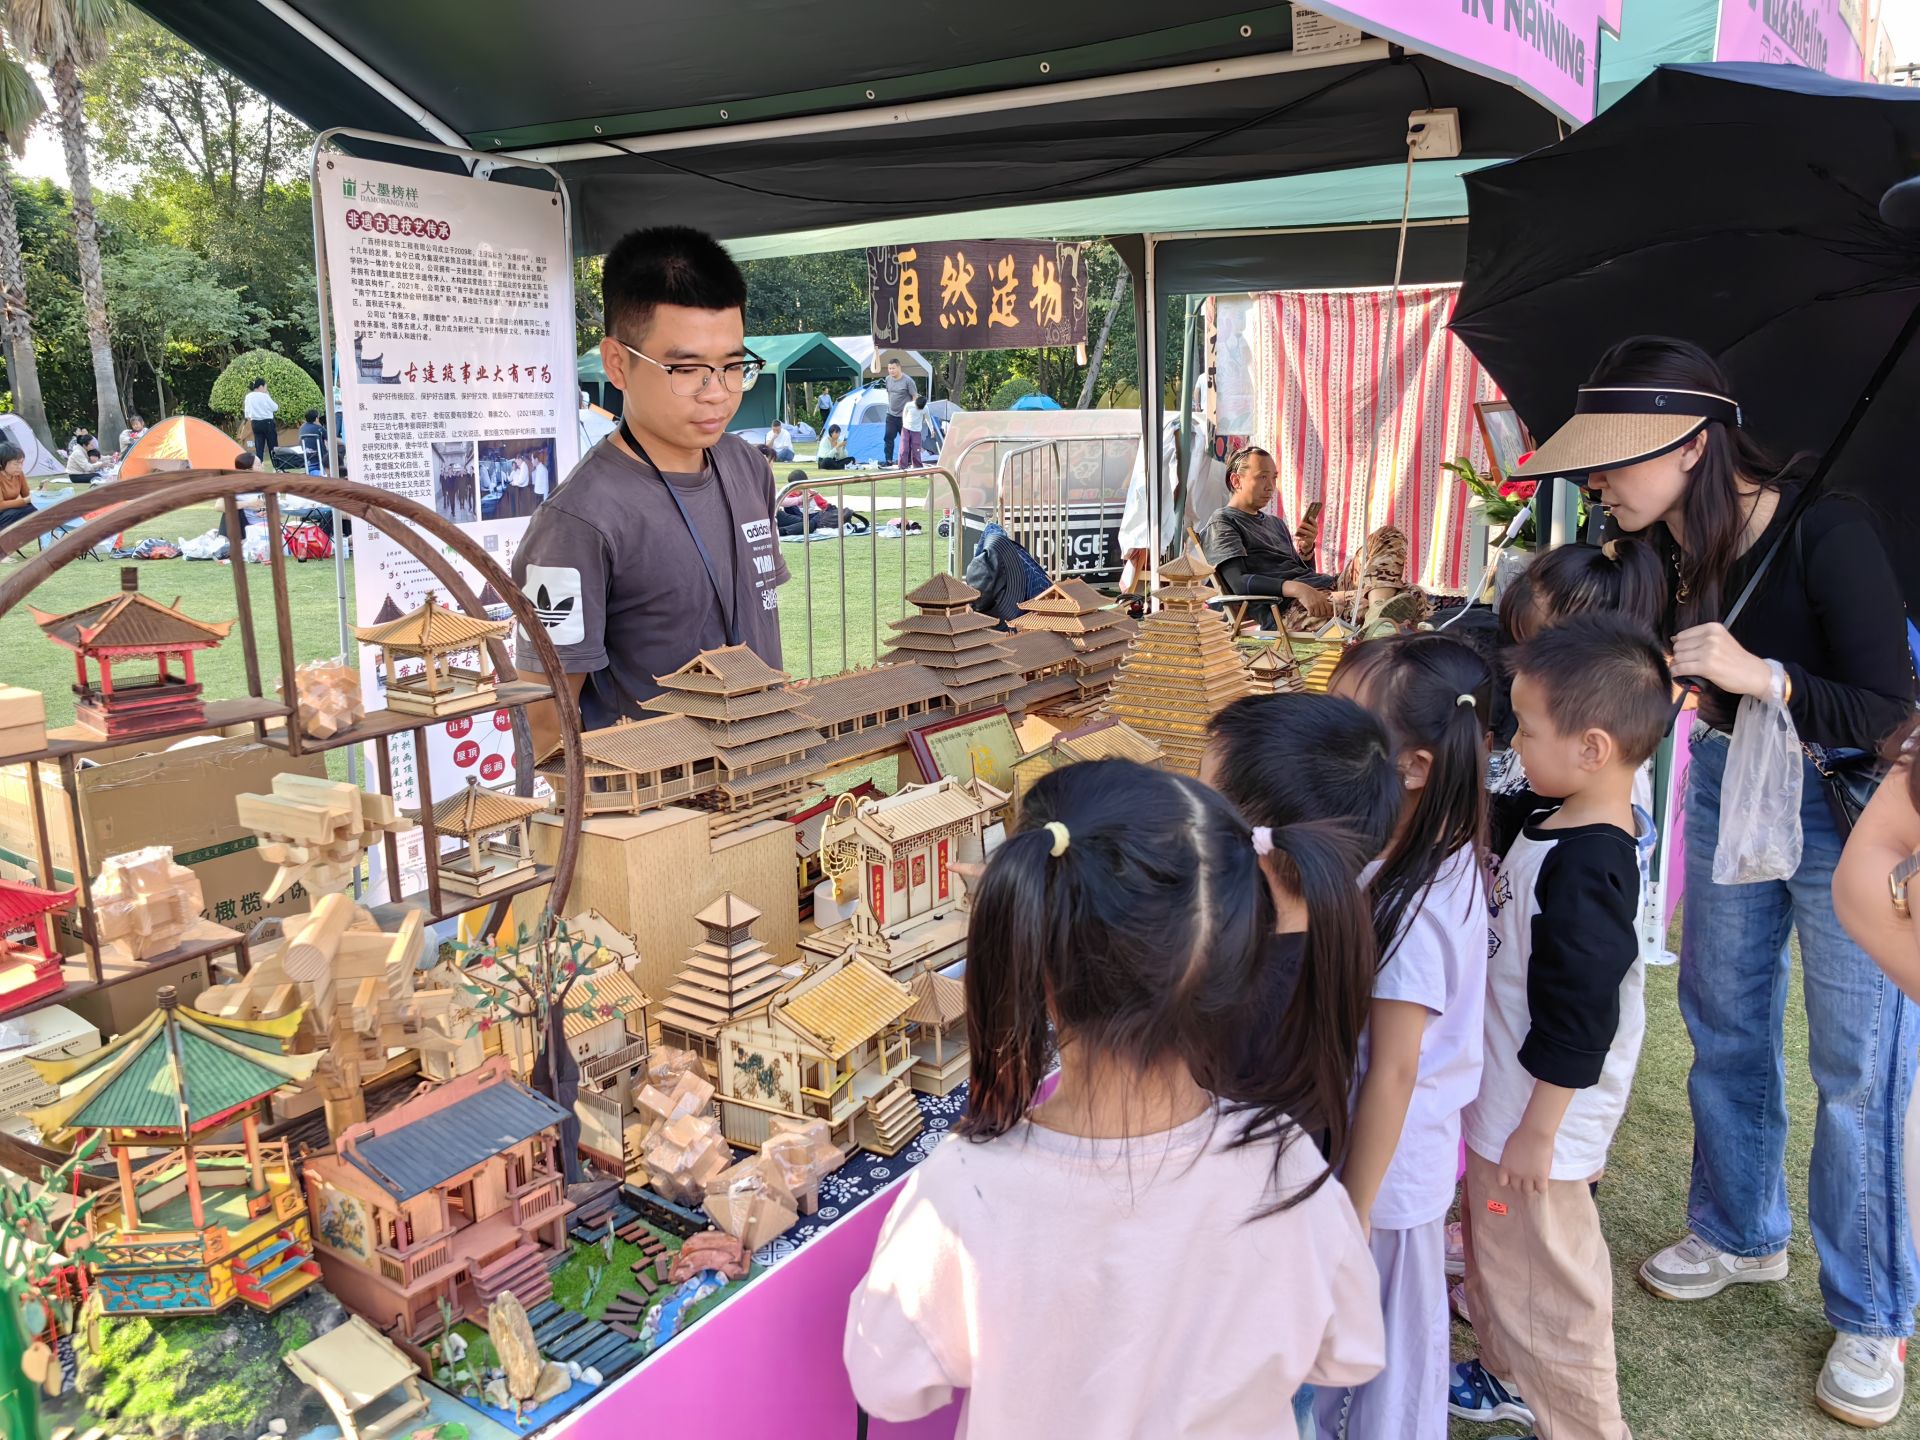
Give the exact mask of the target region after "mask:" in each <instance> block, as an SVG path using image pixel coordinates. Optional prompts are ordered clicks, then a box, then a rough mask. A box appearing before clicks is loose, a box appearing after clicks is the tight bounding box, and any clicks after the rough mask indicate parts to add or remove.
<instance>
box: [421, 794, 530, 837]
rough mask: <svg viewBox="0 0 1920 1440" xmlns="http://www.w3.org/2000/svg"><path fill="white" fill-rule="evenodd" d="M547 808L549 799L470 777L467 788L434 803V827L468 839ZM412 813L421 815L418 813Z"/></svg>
mask: <svg viewBox="0 0 1920 1440" xmlns="http://www.w3.org/2000/svg"><path fill="white" fill-rule="evenodd" d="M546 808H547V802H546V801H544V800H538V799H534V798H532V797H527V798H524V799H523V798H522V797H520V796H518V795H503V794H501V793H500V792H499V791H498V790H489V789H487V788H486V786H484V785H482V784H480V783H479V782H478V781H477V780H469V781H467V784H466V788H465V789H462V790H457V791H455V792H454V793H453V794H451V795H449V796H448V797H447V798H446V799H444V800H438V801H435V802H434V806H433V828H434V829H436V830H438V831H439V832H440V833H441V834H442V835H454V836H458V837H459V838H460V839H462V840H466V839H471V838H472V837H474V836H476V835H485V834H488V833H490V832H492V831H494V830H502V829H505V828H506V827H507V826H509V825H514V824H517V823H519V822H520V821H522V820H524V819H526V818H527V817H528V816H529V815H538V814H539V813H540V812H541V811H543V810H545V809H546ZM412 813H413V814H415V815H418V813H419V812H418V811H414V812H412Z"/></svg>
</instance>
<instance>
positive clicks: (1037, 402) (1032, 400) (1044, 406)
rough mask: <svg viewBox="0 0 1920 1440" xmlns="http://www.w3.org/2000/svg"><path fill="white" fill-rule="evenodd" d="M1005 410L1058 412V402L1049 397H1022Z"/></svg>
mask: <svg viewBox="0 0 1920 1440" xmlns="http://www.w3.org/2000/svg"><path fill="white" fill-rule="evenodd" d="M1007 408H1008V409H1009V410H1058V409H1059V408H1060V402H1059V401H1058V400H1056V399H1054V398H1053V397H1052V396H1051V395H1022V396H1021V397H1020V398H1019V399H1018V400H1016V401H1014V402H1013V404H1011V405H1009V406H1008V407H1007Z"/></svg>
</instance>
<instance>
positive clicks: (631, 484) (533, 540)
mask: <svg viewBox="0 0 1920 1440" xmlns="http://www.w3.org/2000/svg"><path fill="white" fill-rule="evenodd" d="M713 458H714V464H715V465H716V466H717V467H718V471H719V473H718V475H717V476H716V475H715V474H714V473H713V472H712V471H711V470H709V471H708V472H706V473H705V474H702V475H678V474H672V473H669V474H667V475H666V476H665V477H664V478H665V482H666V484H669V485H672V486H673V487H674V493H675V494H677V495H678V496H679V497H680V502H681V504H682V505H684V506H685V507H686V512H687V518H688V519H689V520H691V521H692V522H693V524H694V526H695V528H696V529H698V531H699V533H700V538H701V539H702V540H703V541H704V542H705V543H706V547H707V554H708V555H709V556H711V557H712V559H713V565H714V571H715V575H716V577H717V578H718V580H719V582H720V589H721V591H722V592H723V593H725V595H726V597H727V607H728V610H729V612H732V613H734V614H735V616H736V625H737V630H738V635H739V639H740V642H741V643H742V644H744V645H746V646H748V647H749V648H750V649H751V650H752V651H753V653H754V654H756V655H758V656H759V657H760V658H761V659H762V660H765V661H766V662H767V663H768V664H769V665H774V666H778V665H779V664H780V608H779V603H780V602H779V590H778V587H779V586H781V585H783V584H785V583H786V581H787V579H788V575H787V566H786V561H785V560H784V559H783V558H782V557H781V555H780V541H779V533H778V527H777V526H776V525H775V524H774V521H773V501H774V493H775V492H774V481H773V472H772V471H771V470H770V469H769V468H768V466H767V462H766V460H765V459H764V458H762V457H761V455H760V454H759V453H758V452H757V451H755V450H754V449H753V447H752V446H750V445H748V444H747V443H746V442H745V441H744V440H742V439H740V437H739V436H737V435H723V436H721V437H720V439H719V440H718V441H717V442H715V444H714V446H713ZM723 486H724V487H725V493H724V495H723V494H722V487H723ZM729 501H730V502H731V503H732V509H733V522H732V526H731V529H732V533H731V535H729V528H730V527H729V523H728V519H727V507H728V502H729ZM513 579H514V583H515V584H517V585H519V586H520V588H521V590H522V592H523V593H524V594H525V595H526V596H527V598H528V600H529V601H530V603H531V604H532V605H533V607H534V608H535V609H536V610H537V611H539V613H540V617H541V620H542V622H543V623H544V624H545V625H546V628H547V637H548V639H550V640H551V641H552V642H553V644H554V648H555V649H557V650H558V651H559V652H560V661H561V664H562V665H564V666H565V667H566V671H567V673H568V674H569V675H581V674H584V675H586V676H587V683H586V685H585V687H584V688H583V689H582V691H581V695H580V709H581V719H582V722H583V723H584V724H585V726H586V728H587V729H589V730H594V729H599V728H601V727H602V726H606V725H611V724H612V723H613V722H614V721H615V720H618V719H620V718H621V717H622V716H634V717H644V716H645V715H646V714H648V713H649V712H647V711H643V710H642V709H641V708H640V702H641V701H643V700H647V699H650V698H651V697H653V696H655V695H657V694H659V693H660V686H659V685H657V684H655V683H654V677H655V676H658V675H666V674H669V673H671V672H672V671H674V670H678V669H679V668H680V667H681V666H682V665H684V664H686V663H687V661H689V660H691V659H692V658H693V657H694V656H695V655H696V654H698V653H699V652H700V651H702V650H712V649H716V648H718V647H719V646H722V645H725V644H726V643H727V627H726V622H725V620H724V618H723V616H722V613H721V609H720V604H719V601H718V599H717V598H716V597H715V595H714V587H713V583H712V581H710V580H709V579H708V578H707V570H706V566H705V565H703V564H702V563H701V560H700V552H699V550H698V549H697V548H696V547H695V546H694V543H693V537H692V536H691V535H689V534H688V533H687V525H686V521H683V520H682V519H681V518H680V512H679V510H678V509H677V508H676V507H675V506H674V503H673V497H672V496H671V495H669V494H668V493H667V491H666V489H665V488H664V486H663V485H662V477H661V476H660V475H659V474H657V473H656V472H655V471H654V470H653V469H651V468H650V467H648V466H645V465H642V464H641V463H640V462H639V461H637V460H635V459H633V458H632V457H631V456H629V455H628V454H627V453H626V452H625V451H623V450H621V449H620V448H619V447H618V445H617V444H616V443H615V442H614V439H613V437H612V436H608V437H607V438H606V439H604V440H602V441H601V442H600V443H599V444H598V445H596V446H594V447H593V449H592V450H590V451H588V452H587V454H586V456H585V458H583V459H582V460H581V461H580V463H579V465H577V466H576V467H575V468H574V470H573V473H572V474H570V475H569V476H567V478H566V480H565V481H563V482H562V483H561V485H560V488H559V489H557V490H555V491H554V493H553V497H552V498H551V499H550V500H548V501H547V502H546V503H545V504H544V505H542V506H540V508H539V509H537V510H535V511H534V512H533V519H532V521H531V522H530V523H529V524H528V526H527V533H526V535H525V536H524V537H522V539H521V541H520V548H519V549H518V550H517V551H516V552H515V553H514V557H513ZM518 663H519V665H520V667H521V668H522V669H524V670H535V669H538V668H539V661H538V660H537V658H536V657H535V655H534V653H533V647H532V646H531V645H529V644H528V643H527V640H526V638H525V637H524V636H522V637H520V640H519V646H518Z"/></svg>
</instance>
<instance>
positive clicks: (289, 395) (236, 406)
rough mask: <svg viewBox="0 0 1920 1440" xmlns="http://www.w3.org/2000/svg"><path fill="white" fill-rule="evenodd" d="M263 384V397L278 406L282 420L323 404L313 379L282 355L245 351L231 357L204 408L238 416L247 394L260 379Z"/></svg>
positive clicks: (221, 413)
mask: <svg viewBox="0 0 1920 1440" xmlns="http://www.w3.org/2000/svg"><path fill="white" fill-rule="evenodd" d="M263 375H264V376H265V377H266V380H267V393H268V394H269V395H271V396H272V397H273V398H274V400H275V401H277V402H278V403H279V406H280V414H281V417H282V418H283V419H298V418H299V417H300V416H301V415H304V414H305V413H306V412H307V411H309V410H318V409H319V408H320V406H321V405H322V404H323V403H324V400H323V397H322V396H321V394H320V387H319V386H318V385H316V384H314V383H313V377H312V376H311V375H309V374H307V372H306V371H304V370H302V369H301V368H300V367H299V366H298V365H296V364H294V363H293V361H291V360H289V359H287V357H286V356H284V355H276V354H274V353H273V352H272V351H271V350H249V351H247V352H246V353H245V354H243V355H238V356H235V357H234V360H233V363H232V364H230V365H228V366H227V368H226V369H224V370H222V371H221V372H220V378H219V379H217V380H215V381H214V382H213V391H212V393H211V394H209V395H208V396H207V404H208V405H209V406H210V407H211V408H212V410H213V413H214V414H216V415H228V416H233V415H239V414H240V413H241V409H242V407H243V406H244V405H245V403H246V399H247V391H248V389H249V388H250V387H251V386H252V385H253V382H254V381H255V380H256V379H258V378H259V377H260V376H263Z"/></svg>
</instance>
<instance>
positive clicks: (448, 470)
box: [430, 440, 480, 525]
mask: <svg viewBox="0 0 1920 1440" xmlns="http://www.w3.org/2000/svg"><path fill="white" fill-rule="evenodd" d="M430 448H431V449H432V451H433V508H434V509H436V510H438V511H439V512H440V513H441V515H443V516H444V517H445V518H447V519H448V520H451V521H453V522H454V523H455V524H456V525H471V524H472V523H473V522H474V521H476V520H478V519H479V518H480V497H479V492H478V491H477V490H475V488H474V468H473V441H471V440H436V441H434V442H433V444H432V446H431V447H430Z"/></svg>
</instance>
